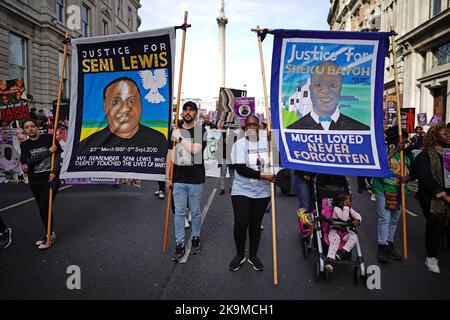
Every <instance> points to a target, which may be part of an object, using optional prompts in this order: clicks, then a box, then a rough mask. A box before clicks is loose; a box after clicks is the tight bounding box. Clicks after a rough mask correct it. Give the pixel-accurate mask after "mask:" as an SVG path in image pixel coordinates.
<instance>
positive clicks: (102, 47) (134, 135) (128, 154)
mask: <svg viewBox="0 0 450 320" xmlns="http://www.w3.org/2000/svg"><path fill="white" fill-rule="evenodd" d="M174 57H175V28H174V27H169V28H164V29H157V30H151V31H143V32H135V33H127V34H118V35H111V36H102V37H95V38H80V39H75V40H73V41H72V91H71V92H72V96H71V99H70V119H69V132H68V138H67V150H66V155H65V157H64V162H63V168H62V174H61V177H62V178H89V177H103V178H104V177H108V178H132V179H144V180H160V181H163V180H165V163H166V155H167V135H168V128H169V123H170V111H171V101H172V83H173V81H172V79H173V62H174Z"/></svg>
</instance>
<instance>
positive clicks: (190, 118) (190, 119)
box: [183, 117, 194, 123]
mask: <svg viewBox="0 0 450 320" xmlns="http://www.w3.org/2000/svg"><path fill="white" fill-rule="evenodd" d="M183 121H184V122H186V123H191V122H192V121H194V118H193V117H189V120H187V119H186V117H183Z"/></svg>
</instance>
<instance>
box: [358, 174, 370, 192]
mask: <svg viewBox="0 0 450 320" xmlns="http://www.w3.org/2000/svg"><path fill="white" fill-rule="evenodd" d="M367 179H368V178H367V177H358V189H361V190H365V189H366V188H367V186H366V180H367Z"/></svg>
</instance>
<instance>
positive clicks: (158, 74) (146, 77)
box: [139, 69, 167, 103]
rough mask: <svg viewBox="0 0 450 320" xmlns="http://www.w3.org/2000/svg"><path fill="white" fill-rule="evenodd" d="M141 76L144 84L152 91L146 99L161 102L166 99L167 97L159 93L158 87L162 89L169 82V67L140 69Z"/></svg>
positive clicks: (151, 101)
mask: <svg viewBox="0 0 450 320" xmlns="http://www.w3.org/2000/svg"><path fill="white" fill-rule="evenodd" d="M139 75H140V76H141V80H142V85H143V86H144V88H145V89H150V91H149V92H148V93H147V95H146V96H145V100H147V101H148V102H150V103H160V102H164V101H166V99H165V98H164V97H163V96H162V95H161V94H160V93H159V91H158V89H161V88H163V87H165V86H166V84H167V69H155V70H154V71H152V70H144V71H139Z"/></svg>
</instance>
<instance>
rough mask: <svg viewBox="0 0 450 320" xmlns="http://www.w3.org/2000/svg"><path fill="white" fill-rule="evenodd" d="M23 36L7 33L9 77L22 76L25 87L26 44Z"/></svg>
mask: <svg viewBox="0 0 450 320" xmlns="http://www.w3.org/2000/svg"><path fill="white" fill-rule="evenodd" d="M26 44H27V43H26V40H25V38H22V37H20V36H18V35H16V34H15V33H10V34H9V78H10V79H17V78H23V80H24V83H25V88H27V84H28V82H27V46H26Z"/></svg>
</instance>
